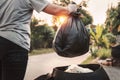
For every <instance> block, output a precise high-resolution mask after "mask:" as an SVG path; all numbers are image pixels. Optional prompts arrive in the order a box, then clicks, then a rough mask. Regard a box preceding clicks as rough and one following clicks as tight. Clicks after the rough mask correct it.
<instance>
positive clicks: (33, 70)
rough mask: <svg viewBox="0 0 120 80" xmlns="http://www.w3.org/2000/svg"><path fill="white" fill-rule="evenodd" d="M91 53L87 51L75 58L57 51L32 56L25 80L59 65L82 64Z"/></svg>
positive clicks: (32, 78)
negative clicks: (62, 55)
mask: <svg viewBox="0 0 120 80" xmlns="http://www.w3.org/2000/svg"><path fill="white" fill-rule="evenodd" d="M89 55H90V54H89V53H87V54H85V55H82V56H78V57H74V58H65V57H61V56H58V55H57V54H56V53H50V54H42V55H36V56H30V57H29V61H28V66H27V71H26V75H25V79H24V80H34V79H35V78H37V77H38V76H40V75H42V74H46V73H51V72H52V70H53V68H54V67H57V66H66V65H72V64H80V63H81V62H83V61H84V60H85V59H86V58H87V57H88V56H89Z"/></svg>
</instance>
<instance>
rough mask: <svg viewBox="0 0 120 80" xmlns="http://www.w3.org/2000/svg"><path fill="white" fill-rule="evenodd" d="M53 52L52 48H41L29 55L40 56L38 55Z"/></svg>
mask: <svg viewBox="0 0 120 80" xmlns="http://www.w3.org/2000/svg"><path fill="white" fill-rule="evenodd" d="M52 52H54V50H53V49H52V48H47V49H46V48H43V49H37V50H33V51H32V52H30V53H29V55H30V56H31V55H40V54H46V53H52Z"/></svg>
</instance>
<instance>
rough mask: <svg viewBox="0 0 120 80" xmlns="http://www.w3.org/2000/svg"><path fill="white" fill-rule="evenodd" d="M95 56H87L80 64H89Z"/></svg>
mask: <svg viewBox="0 0 120 80" xmlns="http://www.w3.org/2000/svg"><path fill="white" fill-rule="evenodd" d="M94 59H95V57H93V56H89V57H88V58H87V59H86V60H85V61H83V62H82V64H89V63H91V61H92V60H94Z"/></svg>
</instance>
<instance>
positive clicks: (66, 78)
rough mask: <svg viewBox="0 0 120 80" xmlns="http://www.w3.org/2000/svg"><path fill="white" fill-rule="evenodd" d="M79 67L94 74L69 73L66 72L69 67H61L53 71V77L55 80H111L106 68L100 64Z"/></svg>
mask: <svg viewBox="0 0 120 80" xmlns="http://www.w3.org/2000/svg"><path fill="white" fill-rule="evenodd" d="M79 66H80V67H83V68H89V69H91V70H93V72H88V73H69V72H65V70H66V69H67V68H68V66H61V67H56V68H54V69H53V72H52V76H53V78H54V80H110V79H109V77H108V75H107V73H106V72H105V70H104V68H103V67H102V66H101V65H99V64H83V65H79Z"/></svg>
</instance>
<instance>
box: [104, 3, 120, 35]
mask: <svg viewBox="0 0 120 80" xmlns="http://www.w3.org/2000/svg"><path fill="white" fill-rule="evenodd" d="M106 13H107V18H106V21H105V23H106V26H107V28H110V30H111V31H112V32H113V33H114V34H117V33H118V32H119V31H118V27H119V25H120V2H119V3H118V6H117V7H111V8H110V9H108V10H107V12H106Z"/></svg>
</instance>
